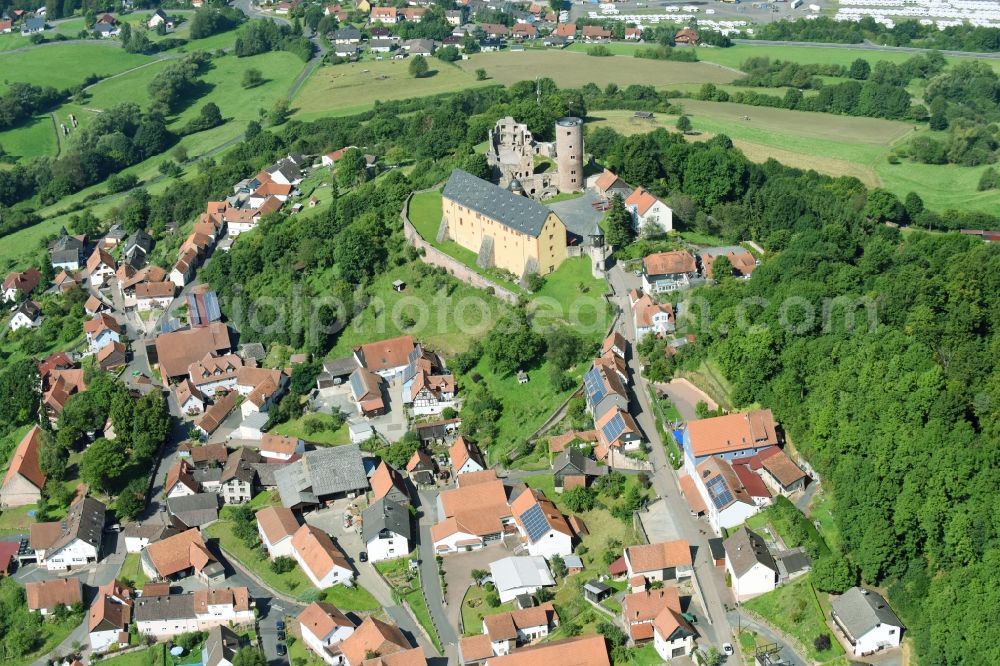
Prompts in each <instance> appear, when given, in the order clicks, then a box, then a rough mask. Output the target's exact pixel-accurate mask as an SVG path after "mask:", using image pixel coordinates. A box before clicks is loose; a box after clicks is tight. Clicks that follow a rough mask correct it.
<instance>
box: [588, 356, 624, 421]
mask: <svg viewBox="0 0 1000 666" xmlns="http://www.w3.org/2000/svg"><path fill="white" fill-rule="evenodd" d="M583 395H584V398H586V401H587V411H588V412H589V413H590V415H591V416H592V417H594V420H595V421H597V420H599V419H601V418H602V417H604V415H605V414H608V413H609V412H612V411H615V410H620V411H623V412H627V411H628V403H629V400H628V389H626V388H625V384H624V383H623V382H622V379H621V376H620V375H619V374H618V373H617V371H614V370H609V369H608V366H607V365H606V364H603V363H594V365H593V367H591V369H590V370H588V371H587V373H586V374H585V375H584V376H583Z"/></svg>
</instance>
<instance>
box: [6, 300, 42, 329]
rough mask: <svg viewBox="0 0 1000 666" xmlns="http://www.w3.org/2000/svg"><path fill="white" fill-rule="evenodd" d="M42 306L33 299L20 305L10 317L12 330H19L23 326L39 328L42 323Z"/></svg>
mask: <svg viewBox="0 0 1000 666" xmlns="http://www.w3.org/2000/svg"><path fill="white" fill-rule="evenodd" d="M42 319H44V317H43V316H42V308H41V306H40V305H39V304H38V303H36V302H35V301H32V300H27V301H24V302H23V303H21V305H19V306H18V308H17V310H15V311H14V314H13V315H12V316H11V318H10V330H12V331H19V330H21V329H22V328H38V327H39V326H41V325H42Z"/></svg>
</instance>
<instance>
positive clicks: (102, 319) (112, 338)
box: [83, 312, 122, 353]
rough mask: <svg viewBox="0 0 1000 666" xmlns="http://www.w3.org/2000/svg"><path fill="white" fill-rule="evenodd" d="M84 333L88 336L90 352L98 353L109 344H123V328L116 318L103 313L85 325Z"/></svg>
mask: <svg viewBox="0 0 1000 666" xmlns="http://www.w3.org/2000/svg"><path fill="white" fill-rule="evenodd" d="M83 332H84V333H85V334H86V337H87V345H88V347H89V348H90V351H91V352H92V353H97V351H98V350H99V349H101V348H102V347H104V345H106V344H108V343H109V342H121V334H122V327H121V325H120V324H119V323H118V322H117V321H115V318H114V317H112V316H111V315H109V314H107V313H104V312H102V313H101V314H99V315H97V316H96V317H94V318H93V319H90V320H88V321H86V322H84V323H83Z"/></svg>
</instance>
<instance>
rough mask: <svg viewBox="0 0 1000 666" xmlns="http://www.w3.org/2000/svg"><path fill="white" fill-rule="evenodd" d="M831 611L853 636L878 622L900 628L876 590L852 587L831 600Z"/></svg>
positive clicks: (864, 632)
mask: <svg viewBox="0 0 1000 666" xmlns="http://www.w3.org/2000/svg"><path fill="white" fill-rule="evenodd" d="M831 605H832V606H833V612H834V613H835V614H836V616H837V618H838V619H839V620H840V622H841V624H843V625H844V626H845V627H846V628H847V630H848V631H849V632H850V633H851V635H852V636H853V637H854V638H860V637H861V636H864V635H865V634H867V633H868V632H869V631H871V630H872V629H874V628H875V627H877V626H878V625H880V624H889V625H892V626H894V627H900V628H902V626H903V623H902V622H900V621H899V618H898V617H896V614H895V613H893V612H892V609H891V608H889V604H887V603H886V601H885V599H883V598H882V595H881V594H879V593H878V592H873V591H871V590H866V589H864V588H861V587H852V588H851V589H849V590H848V591H847V592H844V593H843V594H842V595H840V596H839V597H837V598H836V599H834V600H833V603H832V604H831Z"/></svg>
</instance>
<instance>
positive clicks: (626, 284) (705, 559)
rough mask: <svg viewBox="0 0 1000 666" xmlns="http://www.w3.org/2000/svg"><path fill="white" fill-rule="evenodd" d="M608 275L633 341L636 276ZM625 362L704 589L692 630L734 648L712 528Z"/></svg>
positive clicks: (670, 507)
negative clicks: (687, 493) (703, 616)
mask: <svg viewBox="0 0 1000 666" xmlns="http://www.w3.org/2000/svg"><path fill="white" fill-rule="evenodd" d="M608 281H609V282H610V283H611V285H612V287H613V288H614V290H615V297H614V298H615V302H616V304H617V305H618V307H620V308H621V309H622V312H623V313H624V314H623V315H622V317H621V320H620V323H619V330H620V332H621V333H622V334H623V335H624V336H625V337H626V338H627V339H628V340H629V341H632V342H634V341H635V330H634V327H633V325H632V315H631V306H630V304H629V302H628V290H629V289H633V288H637V287H638V284H637V283H638V278H636V277H635V276H634V275H632V274H631V273H627V272H625V271H623V270H622V269H621V267H620V266H615V267H614V268H612V269H611V270H610V271H609V272H608ZM633 349H634V347H633ZM629 367H630V369H631V371H632V378H633V384H634V394H635V399H636V400H635V401H636V402H637V403H638V404H637V405H635V406H630V408H629V411H630V412H631V413H632V414H633V415H634V416H635V418H636V422H637V423H638V424H639V427H641V428H642V430H643V432H645V433H646V438H647V440H648V441H649V442H650V448H651V453H650V459H651V460H652V462H653V465H654V468H655V470H656V472H655V473H654V474H653V478H652V481H653V487H654V489H655V490H656V493H657V495H658V496H659V497H661V498H663V499H664V500H665V503H666V508H667V514H668V516H669V520H670V521H671V522H672V523H673V524H674V527H675V528H676V530H677V532H678V533H679V534H680V535H681V537H682V538H684V539H687V540H688V542H689V543H690V544H691V545H693V546H694V547H695V551H696V552H695V560H694V566H695V571H696V573H697V575H698V581H699V582H700V583H701V588H702V591H703V593H704V595H703V605H704V610H705V612H706V613H707V614H708V616H709V619H710V620H711V624H710V625H709V624H706V623H705V622H699V624H698V631H699V632H702V633H703V634H704V636H703V637H704V638H708V639H709V640H708V644H704V642H703V644H702V645H701V648H702V649H705V650H707V649H708V647H709V645H715V646H716V647H720V648H721V645H722V643H724V642H731V643H733V645H734V646H736V648H737V650H738V649H739V647H738V641H736V640H734V639H733V638H732V636H733V629H732V623H731V619H730V614H729V611H728V609H729V607H730V606H732V605H734V602H735V600H734V599H733V596H732V592H731V591H730V590H729V588H728V587H726V584H725V579H724V577H723V576H724V574H723V572H722V571H721V570H720V569H719V568H718V567H716V566H714V562H713V561H712V560H710V559H709V549H708V538H709V537H710V536H713V534H712V533H711V531H710V530H709V529H707V527H708V526H707V523H705V522H704V520H698V519H696V518H694V517H693V516H691V513H690V511H689V510H688V505H687V503H686V502H685V501H684V498H683V497H681V494H680V486H679V482H678V478H677V472H676V471H675V470H674V469H673V468H672V467H670V465H668V464H667V461H666V454H665V453H664V449H663V444H662V442H661V441H660V435H659V431H658V430H657V429H656V423H655V421H654V416H653V414H654V413H653V411H652V410H651V409H650V406H649V391H648V388H647V382H646V380H645V379H644V378H643V377H642V375H641V374H640V373H639V361H638V359H636V357H635V355H634V354H633V356H632V357H631V358H630V359H629ZM783 652H784V653H785V655H786V658H787V655H789V654H791V653H792V650H791V649H790V648H788V647H787V646H786V647H785V649H784V651H783ZM797 657H798V659H799V660H800V662H804V660H802V658H801V656H797ZM798 663H799V662H797V663H796V666H798Z"/></svg>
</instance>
